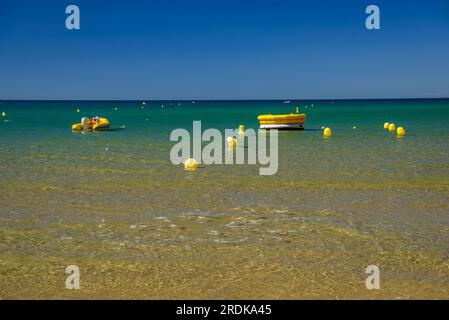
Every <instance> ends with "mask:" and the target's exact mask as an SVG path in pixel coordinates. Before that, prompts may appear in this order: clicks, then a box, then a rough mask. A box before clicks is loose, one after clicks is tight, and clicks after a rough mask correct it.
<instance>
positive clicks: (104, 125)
mask: <svg viewBox="0 0 449 320" xmlns="http://www.w3.org/2000/svg"><path fill="white" fill-rule="evenodd" d="M110 126H111V125H110V123H109V120H108V119H107V118H102V117H95V118H91V119H89V118H82V119H81V123H75V124H73V125H72V130H73V131H105V130H108V129H109V128H110Z"/></svg>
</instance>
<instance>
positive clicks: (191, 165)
mask: <svg viewBox="0 0 449 320" xmlns="http://www.w3.org/2000/svg"><path fill="white" fill-rule="evenodd" d="M197 168H198V162H197V161H196V160H195V159H193V158H189V159H187V160H186V161H185V162H184V169H186V170H195V169H197Z"/></svg>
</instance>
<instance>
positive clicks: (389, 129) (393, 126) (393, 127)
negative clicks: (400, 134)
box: [388, 123, 396, 132]
mask: <svg viewBox="0 0 449 320" xmlns="http://www.w3.org/2000/svg"><path fill="white" fill-rule="evenodd" d="M395 130H396V125H395V124H394V123H390V125H389V126H388V131H390V132H394V131H395Z"/></svg>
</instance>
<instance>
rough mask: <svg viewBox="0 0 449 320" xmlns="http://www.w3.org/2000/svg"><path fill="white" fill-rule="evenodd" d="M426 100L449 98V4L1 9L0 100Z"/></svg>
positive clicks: (61, 4) (91, 1) (82, 0)
mask: <svg viewBox="0 0 449 320" xmlns="http://www.w3.org/2000/svg"><path fill="white" fill-rule="evenodd" d="M69 4H76V5H78V6H79V8H80V10H81V29H80V30H77V31H69V30H67V29H66V28H65V19H66V16H67V15H66V14H65V8H66V6H67V5H69ZM369 4H376V5H378V6H379V7H380V10H381V30H378V31H368V30H366V28H365V19H366V16H367V15H366V14H365V8H366V6H367V5H369ZM423 97H449V1H447V0H425V1H421V0H418V1H416V0H407V1H404V0H394V1H391V0H389V1H384V0H382V1H378V0H373V1H347V0H345V1H342V0H340V1H337V0H335V1H330V0H329V1H319V0H317V1H298V0H297V1H282V0H277V1H242V0H240V1H233V0H182V1H174V0H170V1H167V0H164V1H163V0H158V1H156V0H154V1H149V0H148V1H139V0H135V1H95V0H73V1H61V0H58V1H56V0H55V1H49V0H47V1H46V0H42V1H36V0H33V1H17V0H1V1H0V99H139V100H140V99H295V98H299V99H312V98H313V99H320V98H321V99H338V98H423Z"/></svg>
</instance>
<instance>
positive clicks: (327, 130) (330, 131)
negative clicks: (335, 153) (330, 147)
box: [323, 128, 332, 138]
mask: <svg viewBox="0 0 449 320" xmlns="http://www.w3.org/2000/svg"><path fill="white" fill-rule="evenodd" d="M323 135H324V136H325V137H326V138H329V137H330V136H331V135H332V130H331V129H330V128H326V129H324V131H323Z"/></svg>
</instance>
